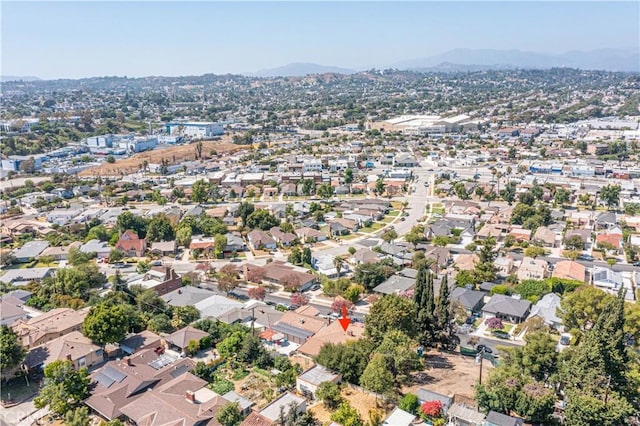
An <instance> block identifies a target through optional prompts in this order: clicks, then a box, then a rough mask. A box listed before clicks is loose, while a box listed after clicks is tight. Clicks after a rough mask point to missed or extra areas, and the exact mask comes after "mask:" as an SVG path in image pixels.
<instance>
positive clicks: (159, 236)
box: [147, 213, 175, 242]
mask: <svg viewBox="0 0 640 426" xmlns="http://www.w3.org/2000/svg"><path fill="white" fill-rule="evenodd" d="M174 235H175V234H174V231H173V224H172V223H171V220H170V219H169V217H168V216H167V215H166V214H164V213H158V214H156V215H154V216H153V218H152V219H151V220H150V221H149V224H148V225H147V241H149V242H154V241H172V240H173V239H174Z"/></svg>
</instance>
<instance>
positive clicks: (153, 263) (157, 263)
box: [150, 260, 162, 266]
mask: <svg viewBox="0 0 640 426" xmlns="http://www.w3.org/2000/svg"><path fill="white" fill-rule="evenodd" d="M150 265H151V266H162V261H161V260H154V261H153V262H151V263H150Z"/></svg>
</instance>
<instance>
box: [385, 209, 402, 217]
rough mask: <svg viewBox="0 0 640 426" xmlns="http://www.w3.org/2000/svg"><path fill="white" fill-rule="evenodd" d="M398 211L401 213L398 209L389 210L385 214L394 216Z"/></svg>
mask: <svg viewBox="0 0 640 426" xmlns="http://www.w3.org/2000/svg"><path fill="white" fill-rule="evenodd" d="M400 213H401V212H400V210H391V211H390V212H389V214H387V216H393V217H396V216H398V215H399V214H400Z"/></svg>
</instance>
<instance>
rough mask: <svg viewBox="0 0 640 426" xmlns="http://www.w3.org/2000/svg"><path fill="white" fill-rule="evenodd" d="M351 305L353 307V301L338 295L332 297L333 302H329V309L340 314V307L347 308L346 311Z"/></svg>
mask: <svg viewBox="0 0 640 426" xmlns="http://www.w3.org/2000/svg"><path fill="white" fill-rule="evenodd" d="M352 307H353V302H351V301H350V300H347V299H345V298H344V297H341V296H338V297H336V298H335V299H333V303H332V304H331V310H332V311H333V312H335V313H336V314H342V308H347V311H348V310H350V309H351V308H352Z"/></svg>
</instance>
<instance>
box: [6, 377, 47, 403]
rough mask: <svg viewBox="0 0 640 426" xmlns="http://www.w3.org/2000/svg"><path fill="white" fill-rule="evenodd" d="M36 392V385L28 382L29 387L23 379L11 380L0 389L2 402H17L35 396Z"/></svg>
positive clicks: (30, 381)
mask: <svg viewBox="0 0 640 426" xmlns="http://www.w3.org/2000/svg"><path fill="white" fill-rule="evenodd" d="M37 392H38V384H37V383H35V382H33V381H32V380H29V386H27V382H26V381H25V379H24V378H22V377H18V378H15V379H12V380H10V381H8V382H6V383H5V384H3V386H2V387H1V388H0V397H1V399H2V402H3V403H4V402H14V401H15V402H18V401H22V400H24V399H26V398H28V397H29V396H31V395H35V394H36V393H37Z"/></svg>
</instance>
